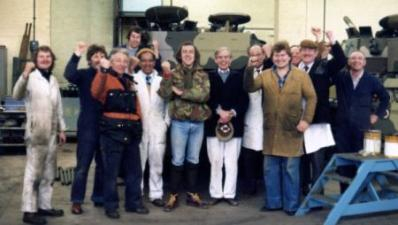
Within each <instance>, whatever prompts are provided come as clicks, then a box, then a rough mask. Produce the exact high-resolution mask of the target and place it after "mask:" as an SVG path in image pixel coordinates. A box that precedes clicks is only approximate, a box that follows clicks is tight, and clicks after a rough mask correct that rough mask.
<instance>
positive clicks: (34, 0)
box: [33, 0, 36, 41]
mask: <svg viewBox="0 0 398 225" xmlns="http://www.w3.org/2000/svg"><path fill="white" fill-rule="evenodd" d="M35 40H36V0H33V41H35Z"/></svg>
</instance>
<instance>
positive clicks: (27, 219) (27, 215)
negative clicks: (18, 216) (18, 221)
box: [22, 212, 47, 225]
mask: <svg viewBox="0 0 398 225" xmlns="http://www.w3.org/2000/svg"><path fill="white" fill-rule="evenodd" d="M22 221H23V222H24V223H29V224H35V225H44V224H47V220H46V219H45V218H44V217H41V216H39V215H38V214H37V213H32V212H24V214H23V218H22Z"/></svg>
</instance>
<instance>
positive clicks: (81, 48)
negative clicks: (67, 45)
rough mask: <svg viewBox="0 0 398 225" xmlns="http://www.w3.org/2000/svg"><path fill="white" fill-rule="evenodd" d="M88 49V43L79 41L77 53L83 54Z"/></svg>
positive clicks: (78, 54)
mask: <svg viewBox="0 0 398 225" xmlns="http://www.w3.org/2000/svg"><path fill="white" fill-rule="evenodd" d="M86 50H87V44H86V43H84V42H83V41H79V42H78V43H77V45H76V48H75V54H76V55H77V56H81V55H82V54H83V53H84V52H85V51H86Z"/></svg>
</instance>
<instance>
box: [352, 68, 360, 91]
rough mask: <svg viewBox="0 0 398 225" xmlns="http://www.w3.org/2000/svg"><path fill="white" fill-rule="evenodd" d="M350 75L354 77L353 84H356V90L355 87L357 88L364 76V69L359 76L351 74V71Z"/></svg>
mask: <svg viewBox="0 0 398 225" xmlns="http://www.w3.org/2000/svg"><path fill="white" fill-rule="evenodd" d="M350 75H351V79H352V85H353V86H354V90H355V88H357V86H358V83H359V81H360V80H361V78H362V76H363V70H362V72H361V73H360V74H359V76H357V77H353V76H352V74H351V72H350Z"/></svg>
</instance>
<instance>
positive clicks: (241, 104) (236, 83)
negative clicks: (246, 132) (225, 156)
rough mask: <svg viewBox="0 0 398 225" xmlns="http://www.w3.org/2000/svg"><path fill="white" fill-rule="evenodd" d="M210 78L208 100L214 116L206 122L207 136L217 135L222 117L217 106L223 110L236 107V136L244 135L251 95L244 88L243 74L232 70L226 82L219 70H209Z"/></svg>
mask: <svg viewBox="0 0 398 225" xmlns="http://www.w3.org/2000/svg"><path fill="white" fill-rule="evenodd" d="M209 80H210V99H209V101H208V102H207V104H208V105H209V107H210V108H211V111H212V116H211V117H210V118H209V119H208V120H206V122H205V130H206V136H207V137H214V136H215V131H214V130H215V128H216V125H217V121H218V119H219V118H220V117H219V115H218V114H217V112H216V110H217V107H218V106H220V107H221V109H223V110H231V109H234V110H235V111H236V113H237V116H236V117H233V118H232V120H231V122H232V125H233V126H234V129H235V132H234V137H242V135H243V126H244V119H245V113H246V110H247V107H248V105H249V97H248V94H247V92H246V91H244V90H243V74H242V73H239V72H237V71H234V70H231V73H230V74H229V76H228V78H227V80H226V82H225V83H224V82H223V81H222V79H221V77H220V75H218V72H217V70H213V71H211V72H209Z"/></svg>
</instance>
